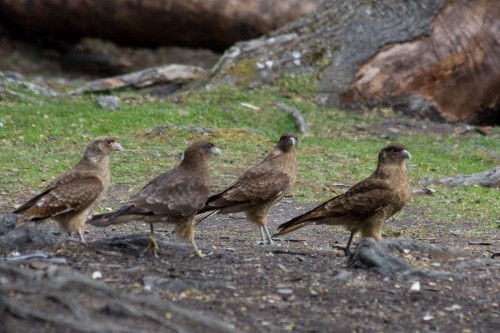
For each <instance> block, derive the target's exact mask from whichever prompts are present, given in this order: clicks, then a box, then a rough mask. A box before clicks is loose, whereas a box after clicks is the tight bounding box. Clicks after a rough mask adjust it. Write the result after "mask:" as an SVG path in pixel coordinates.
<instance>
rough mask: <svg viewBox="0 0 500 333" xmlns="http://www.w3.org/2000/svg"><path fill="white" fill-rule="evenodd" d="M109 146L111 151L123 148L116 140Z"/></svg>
mask: <svg viewBox="0 0 500 333" xmlns="http://www.w3.org/2000/svg"><path fill="white" fill-rule="evenodd" d="M111 148H113V151H122V150H123V147H122V145H121V144H119V143H118V142H113V143H112V144H111Z"/></svg>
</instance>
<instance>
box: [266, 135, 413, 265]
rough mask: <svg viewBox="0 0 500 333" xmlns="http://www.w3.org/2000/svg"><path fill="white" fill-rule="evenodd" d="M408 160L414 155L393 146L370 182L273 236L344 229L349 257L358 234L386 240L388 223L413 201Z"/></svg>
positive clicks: (382, 156) (285, 225)
mask: <svg viewBox="0 0 500 333" xmlns="http://www.w3.org/2000/svg"><path fill="white" fill-rule="evenodd" d="M406 159H411V154H410V153H409V151H408V150H407V149H406V147H405V146H404V145H402V144H399V143H391V144H389V145H387V146H386V147H385V148H383V149H382V150H380V152H379V154H378V162H377V168H376V170H375V172H373V174H372V175H371V176H369V177H368V178H366V179H364V180H362V181H360V182H359V183H357V184H355V185H354V186H352V187H351V188H350V189H349V190H348V191H347V192H345V193H343V194H340V195H338V196H336V197H334V198H332V199H330V200H328V201H326V202H324V203H322V204H320V205H319V206H317V207H316V208H314V209H312V210H310V211H308V212H306V213H304V214H302V215H300V216H297V217H295V218H293V219H291V220H290V221H288V222H285V223H283V224H281V225H280V226H279V227H278V232H277V233H276V234H274V235H273V236H275V237H279V236H282V235H285V234H287V233H289V232H292V231H294V230H297V229H299V228H302V227H303V226H305V225H308V224H311V223H316V224H327V225H344V226H345V227H346V228H347V229H348V230H349V231H350V232H351V234H350V236H349V241H348V242H347V245H346V246H345V247H340V246H335V247H336V248H339V249H342V250H344V252H345V255H346V256H348V255H350V254H351V252H350V250H349V248H350V246H351V242H352V239H353V237H354V235H355V234H356V233H357V232H360V233H361V236H362V237H363V238H367V237H373V238H374V239H375V240H377V241H379V240H381V239H382V233H381V230H382V226H383V224H384V222H385V221H386V220H387V219H388V218H390V217H391V216H393V215H394V214H396V213H397V212H398V211H400V210H401V209H402V208H403V207H404V206H405V204H406V202H407V200H408V199H409V197H410V185H409V179H408V175H407V170H406Z"/></svg>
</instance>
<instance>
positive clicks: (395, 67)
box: [207, 0, 500, 124]
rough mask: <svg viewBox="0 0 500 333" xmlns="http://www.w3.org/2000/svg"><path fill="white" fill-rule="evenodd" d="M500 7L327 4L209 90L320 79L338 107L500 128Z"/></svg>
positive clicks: (238, 50) (460, 0) (234, 52)
mask: <svg viewBox="0 0 500 333" xmlns="http://www.w3.org/2000/svg"><path fill="white" fill-rule="evenodd" d="M498 54H500V2H499V1H497V0H422V1H402V0H387V1H371V0H355V1H340V0H336V1H328V2H325V3H324V4H323V5H322V6H321V7H320V8H319V9H318V11H317V12H315V13H313V14H311V15H308V16H306V17H304V18H302V19H300V20H298V21H295V22H294V23H292V24H289V25H287V26H285V27H284V28H282V29H281V30H279V31H276V32H273V33H271V34H270V35H269V36H267V37H266V38H265V39H264V38H263V39H259V40H253V41H249V42H242V43H238V44H236V45H235V47H233V48H231V49H230V50H228V51H227V52H226V54H225V55H224V56H223V58H222V59H221V61H220V62H219V64H218V66H217V67H216V68H214V70H213V71H212V73H211V76H210V77H209V79H208V85H207V86H208V87H211V86H216V85H220V84H222V83H228V82H230V83H234V82H239V83H243V84H248V85H250V86H253V85H258V84H262V83H269V82H272V81H273V80H275V79H276V78H278V77H281V76H282V75H284V74H292V75H296V74H303V73H317V74H318V77H319V89H318V94H317V101H318V102H319V103H320V104H323V105H326V106H330V107H342V108H349V107H354V108H360V107H364V106H374V105H384V106H387V105H388V106H393V107H394V108H395V109H396V110H399V111H402V112H404V113H408V114H411V115H417V116H418V117H425V118H431V119H434V120H450V121H467V122H472V123H478V124H500V58H499V57H498Z"/></svg>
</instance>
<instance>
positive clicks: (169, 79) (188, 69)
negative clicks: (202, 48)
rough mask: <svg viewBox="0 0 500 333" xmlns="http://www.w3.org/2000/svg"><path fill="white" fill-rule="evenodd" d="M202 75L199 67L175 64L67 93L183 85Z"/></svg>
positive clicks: (122, 76)
mask: <svg viewBox="0 0 500 333" xmlns="http://www.w3.org/2000/svg"><path fill="white" fill-rule="evenodd" d="M204 75H205V71H204V70H203V69H202V68H200V67H195V66H186V65H175V64H174V65H167V66H159V67H153V68H147V69H144V70H141V71H138V72H133V73H129V74H124V75H119V76H114V77H109V78H105V79H100V80H95V81H90V82H87V83H85V84H84V85H83V86H81V87H80V88H77V89H75V90H72V91H70V92H68V95H78V94H82V93H88V92H103V91H110V90H116V89H122V88H127V87H133V88H144V87H148V86H152V85H157V84H163V83H173V84H177V85H184V84H187V83H189V82H192V81H195V80H198V79H201V78H202V77H203V76H204Z"/></svg>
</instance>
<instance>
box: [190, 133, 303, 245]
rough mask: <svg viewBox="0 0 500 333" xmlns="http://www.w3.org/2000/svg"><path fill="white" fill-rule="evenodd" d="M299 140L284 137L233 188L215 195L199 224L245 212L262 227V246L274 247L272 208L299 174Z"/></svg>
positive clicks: (207, 205) (203, 211)
mask: <svg viewBox="0 0 500 333" xmlns="http://www.w3.org/2000/svg"><path fill="white" fill-rule="evenodd" d="M296 147H297V138H296V137H295V136H294V135H293V134H285V135H283V136H281V138H280V140H279V142H278V144H277V145H276V147H275V148H274V150H273V151H272V152H271V153H270V154H269V155H268V156H267V157H266V158H265V159H264V160H263V161H262V162H261V163H260V164H258V165H256V166H255V167H253V168H251V169H250V170H248V171H246V172H245V173H244V174H243V175H242V176H241V177H240V178H239V179H238V180H237V181H236V183H235V184H234V185H232V186H230V187H229V188H227V189H225V190H224V191H222V192H220V193H218V194H215V195H212V196H211V197H210V198H209V199H208V201H207V203H206V205H205V207H203V208H202V209H201V210H200V213H205V214H201V215H199V216H198V217H197V223H200V222H201V221H203V220H204V219H206V218H207V217H209V216H212V215H214V214H217V213H219V214H229V213H237V212H245V213H246V216H247V219H249V220H250V221H251V222H253V223H256V224H257V225H258V226H259V231H260V235H261V238H262V243H263V244H273V240H272V238H271V235H270V234H269V230H268V229H267V220H268V214H269V211H270V210H271V208H272V207H273V206H274V205H275V204H276V203H277V202H278V201H279V200H280V199H281V198H282V197H283V196H284V195H285V192H286V191H287V190H288V189H289V188H290V187H291V185H292V184H293V182H294V181H295V175H296V172H297V151H296V150H297V149H296Z"/></svg>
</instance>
